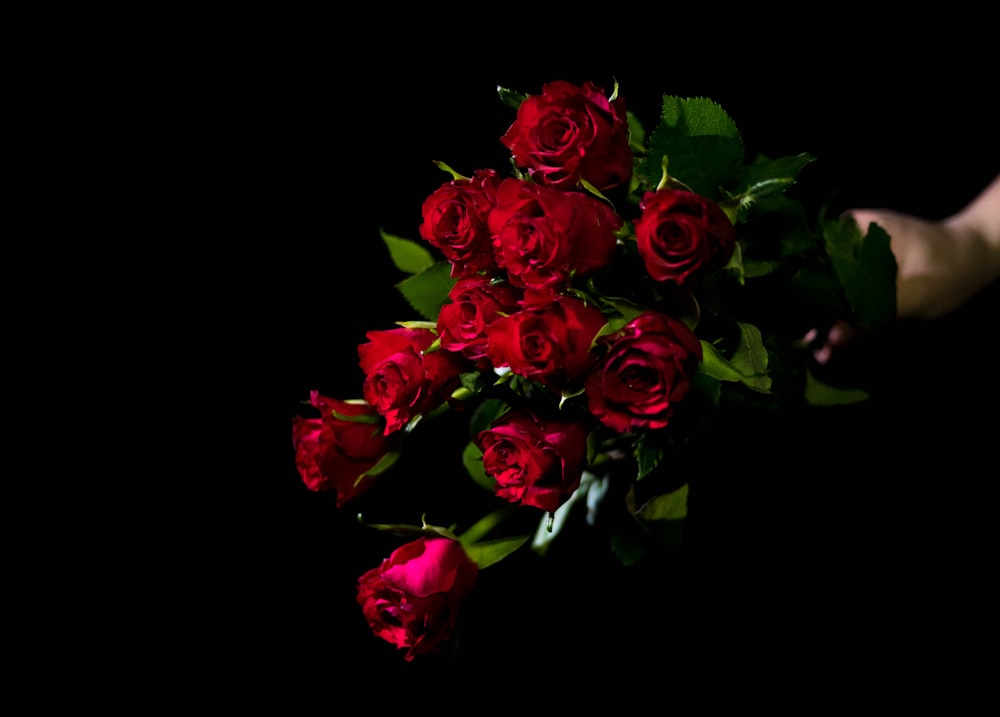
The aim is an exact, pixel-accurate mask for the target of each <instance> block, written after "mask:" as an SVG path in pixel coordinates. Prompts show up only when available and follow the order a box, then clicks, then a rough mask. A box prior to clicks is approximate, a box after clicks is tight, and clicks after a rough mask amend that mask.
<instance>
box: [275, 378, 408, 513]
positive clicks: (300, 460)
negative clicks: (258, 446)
mask: <svg viewBox="0 0 1000 717" xmlns="http://www.w3.org/2000/svg"><path fill="white" fill-rule="evenodd" d="M309 398H310V402H311V403H312V405H313V406H314V407H315V408H316V409H317V410H318V411H319V413H320V416H319V418H303V417H302V416H295V417H294V418H293V419H292V446H293V447H294V448H295V465H296V467H297V468H298V469H299V475H300V476H302V481H303V482H304V483H305V484H306V487H307V488H309V490H313V491H316V492H318V493H322V492H325V491H329V490H333V491H336V492H337V507H338V508H340V507H343V505H344V504H345V503H347V502H348V501H350V500H352V499H353V498H356V497H358V496H359V495H361V494H362V493H363V492H364V491H366V490H367V489H368V487H369V486H371V485H372V483H373V481H374V479H373V477H371V476H365V473H367V472H368V471H369V470H371V469H372V468H373V467H374V466H375V464H376V463H378V462H379V461H380V460H382V458H383V457H384V456H385V455H386V454H387V453H388V452H389V449H390V441H389V439H387V438H386V437H385V436H383V435H382V427H383V425H384V423H385V422H384V420H383V419H382V417H381V416H379V414H378V412H377V411H375V409H374V408H372V407H371V406H369V405H368V404H366V403H355V402H348V401H340V400H338V399H336V398H327V397H326V396H321V395H320V394H319V392H318V391H313V392H311V393H310V396H309ZM345 416H354V417H357V418H359V419H361V420H351V419H350V418H345Z"/></svg>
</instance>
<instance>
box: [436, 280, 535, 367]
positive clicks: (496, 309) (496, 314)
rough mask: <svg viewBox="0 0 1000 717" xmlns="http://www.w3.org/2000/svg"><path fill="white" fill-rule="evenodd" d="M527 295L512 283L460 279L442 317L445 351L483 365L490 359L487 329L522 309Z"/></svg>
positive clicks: (441, 314) (439, 329) (441, 328)
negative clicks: (522, 301)
mask: <svg viewBox="0 0 1000 717" xmlns="http://www.w3.org/2000/svg"><path fill="white" fill-rule="evenodd" d="M522 295H523V292H522V291H521V290H520V289H519V288H516V287H514V286H511V285H510V284H508V283H494V282H491V281H489V280H488V279H485V278H482V277H469V278H465V279H459V280H458V281H456V282H455V285H454V286H453V287H452V288H451V291H450V292H449V293H448V299H449V302H448V303H446V304H445V305H444V306H442V307H441V311H440V312H439V313H438V321H437V330H438V335H439V336H440V337H441V347H442V348H445V349H448V350H449V351H457V352H460V353H462V354H463V355H464V356H465V357H466V358H468V359H471V360H473V361H476V362H479V361H480V360H481V359H485V358H486V327H487V326H489V325H490V324H492V323H493V322H494V321H496V320H497V319H498V318H500V317H501V316H504V315H505V314H509V313H513V312H515V311H517V310H518V309H520V308H521V307H520V306H519V305H518V302H519V301H520V299H521V297H522Z"/></svg>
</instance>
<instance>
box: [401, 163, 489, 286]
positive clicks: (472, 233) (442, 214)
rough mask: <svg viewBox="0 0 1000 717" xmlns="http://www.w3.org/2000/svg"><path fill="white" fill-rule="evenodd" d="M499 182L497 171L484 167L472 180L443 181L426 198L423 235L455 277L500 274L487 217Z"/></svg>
mask: <svg viewBox="0 0 1000 717" xmlns="http://www.w3.org/2000/svg"><path fill="white" fill-rule="evenodd" d="M499 183H500V175H498V174H497V173H496V171H495V170H492V169H480V170H477V171H476V172H475V173H474V174H473V176H472V177H471V178H470V179H455V180H452V181H451V182H448V183H446V184H442V185H441V186H440V187H438V189H437V190H435V191H434V192H433V193H432V194H431V195H430V196H429V197H427V199H425V200H424V203H423V207H422V209H421V211H422V214H423V222H422V223H421V225H420V229H419V231H420V236H421V237H423V239H425V240H426V241H428V242H430V244H431V245H433V246H435V247H437V248H438V249H440V250H441V253H442V254H444V256H445V258H446V259H447V260H448V261H449V262H451V275H452V276H453V277H458V276H467V275H470V274H476V273H482V272H485V273H487V274H495V273H496V269H497V267H496V263H495V261H494V259H493V243H492V238H491V236H490V232H489V228H488V226H487V217H488V216H489V213H490V210H491V209H492V208H493V205H494V204H495V203H496V187H497V185H498V184H499Z"/></svg>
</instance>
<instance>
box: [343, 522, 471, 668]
mask: <svg viewBox="0 0 1000 717" xmlns="http://www.w3.org/2000/svg"><path fill="white" fill-rule="evenodd" d="M478 573H479V568H478V567H477V566H476V564H475V563H474V562H472V560H470V559H469V556H468V555H467V554H466V552H465V550H464V549H463V548H462V546H461V545H460V544H459V543H458V542H456V541H454V540H451V539H450V538H426V537H421V538H418V539H417V540H414V541H412V542H410V543H406V544H405V545H401V546H400V547H398V548H396V550H394V551H393V552H392V554H391V555H390V556H389V557H388V558H386V559H385V560H383V561H382V564H381V565H379V566H378V567H375V568H372V569H371V570H369V571H367V572H366V573H365V574H364V575H362V576H361V577H360V578H359V579H358V586H357V588H358V594H357V601H358V604H359V605H360V606H361V610H362V612H363V613H364V616H365V619H366V620H367V621H368V625H369V626H370V627H371V629H372V632H374V633H375V635H376V636H378V637H380V638H382V639H383V640H385V641H386V642H390V643H392V644H393V645H395V646H396V647H398V648H400V649H401V650H406V660H407V661H410V660H412V659H413V658H414V657H416V656H418V655H426V654H431V653H435V652H439V651H440V650H441V649H442V648H443V646H444V644H445V643H446V642H447V641H448V640H449V639H450V638H451V637H452V634H453V633H454V631H455V625H456V624H457V621H458V615H459V611H460V609H461V607H462V605H463V603H464V602H465V600H466V599H467V598H468V597H469V594H470V593H471V592H472V589H473V587H474V586H475V584H476V578H477V576H478Z"/></svg>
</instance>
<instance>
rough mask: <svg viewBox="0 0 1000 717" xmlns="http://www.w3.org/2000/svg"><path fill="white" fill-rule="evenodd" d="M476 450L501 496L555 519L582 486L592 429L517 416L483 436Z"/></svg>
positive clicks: (522, 413) (503, 419)
mask: <svg viewBox="0 0 1000 717" xmlns="http://www.w3.org/2000/svg"><path fill="white" fill-rule="evenodd" d="M476 445H478V446H479V448H480V449H481V450H482V452H483V468H484V469H485V471H486V473H487V474H488V475H490V476H492V477H493V478H494V480H496V494H497V496H499V497H500V498H503V499H505V500H507V501H510V502H511V503H515V504H520V505H532V506H535V507H536V508H541V509H542V510H544V511H547V512H549V513H552V512H554V511H555V510H556V509H557V508H558V507H559V506H560V505H562V504H563V503H564V502H565V501H566V499H567V498H569V496H570V495H571V494H572V493H573V491H575V490H576V489H577V488H578V487H579V486H580V478H581V476H582V475H583V469H584V467H585V465H586V459H587V428H586V427H585V426H584V425H583V424H581V423H573V422H567V421H549V420H546V419H542V418H539V417H538V416H536V415H534V414H533V413H531V412H530V411H525V410H513V411H509V412H508V413H506V414H504V415H502V416H500V417H499V418H498V419H496V420H495V421H494V422H493V423H492V425H491V426H490V427H489V428H488V429H486V430H485V431H481V432H480V433H479V435H478V436H477V437H476Z"/></svg>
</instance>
